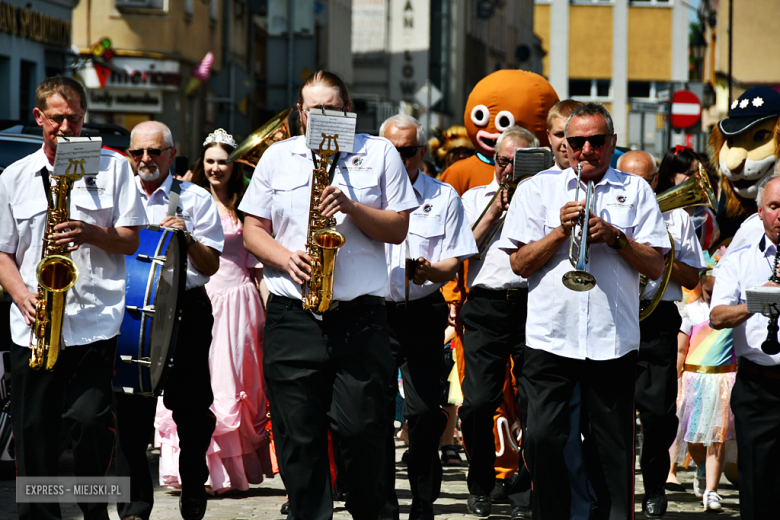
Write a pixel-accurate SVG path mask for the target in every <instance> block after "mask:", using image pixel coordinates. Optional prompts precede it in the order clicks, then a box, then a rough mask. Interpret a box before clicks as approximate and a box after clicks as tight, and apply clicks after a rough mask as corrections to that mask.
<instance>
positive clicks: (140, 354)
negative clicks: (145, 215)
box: [114, 226, 187, 396]
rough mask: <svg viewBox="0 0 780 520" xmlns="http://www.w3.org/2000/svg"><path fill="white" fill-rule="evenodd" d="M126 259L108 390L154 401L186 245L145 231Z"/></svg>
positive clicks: (167, 231) (169, 354) (175, 322)
mask: <svg viewBox="0 0 780 520" xmlns="http://www.w3.org/2000/svg"><path fill="white" fill-rule="evenodd" d="M140 235H141V245H140V246H139V247H138V251H136V253H135V255H132V256H126V257H125V264H126V266H127V289H126V296H125V299H126V301H125V305H126V307H125V318H124V320H123V321H122V327H121V328H120V332H119V340H118V342H117V351H116V361H115V363H114V391H115V392H123V393H128V394H140V395H146V396H159V395H160V394H161V393H162V390H163V386H164V384H165V380H166V378H167V375H168V372H169V371H170V369H171V367H173V355H174V349H175V347H176V337H177V335H178V330H179V322H180V321H181V301H182V298H183V297H184V287H185V284H186V280H187V242H186V239H185V237H184V233H183V231H182V230H180V229H174V228H160V227H159V226H149V227H148V228H146V229H144V230H142V231H141V233H140Z"/></svg>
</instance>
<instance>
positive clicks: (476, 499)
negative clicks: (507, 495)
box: [466, 495, 491, 518]
mask: <svg viewBox="0 0 780 520" xmlns="http://www.w3.org/2000/svg"><path fill="white" fill-rule="evenodd" d="M466 505H467V507H468V509H469V513H471V514H472V515H474V516H479V517H482V518H487V517H489V516H490V505H491V503H490V497H489V496H487V495H469V501H468V503H467V504H466Z"/></svg>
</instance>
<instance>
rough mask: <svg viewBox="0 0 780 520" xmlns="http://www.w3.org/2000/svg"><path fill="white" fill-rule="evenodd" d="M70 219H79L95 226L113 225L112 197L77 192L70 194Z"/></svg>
mask: <svg viewBox="0 0 780 520" xmlns="http://www.w3.org/2000/svg"><path fill="white" fill-rule="evenodd" d="M72 202H73V204H72V206H73V208H72V211H71V214H70V219H71V220H80V221H82V222H86V223H87V224H94V225H96V226H103V227H113V224H114V199H113V197H110V196H108V195H104V194H100V195H98V194H90V193H77V194H74V195H72Z"/></svg>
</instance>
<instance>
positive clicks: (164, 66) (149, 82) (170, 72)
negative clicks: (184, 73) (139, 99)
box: [82, 56, 181, 91]
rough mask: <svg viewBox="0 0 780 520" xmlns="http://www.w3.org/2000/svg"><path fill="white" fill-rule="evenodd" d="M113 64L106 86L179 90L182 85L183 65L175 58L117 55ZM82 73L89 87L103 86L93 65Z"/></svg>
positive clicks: (129, 88) (97, 87) (112, 61)
mask: <svg viewBox="0 0 780 520" xmlns="http://www.w3.org/2000/svg"><path fill="white" fill-rule="evenodd" d="M111 65H112V67H111V69H112V70H111V76H110V77H109V78H108V81H107V82H106V88H112V87H113V88H121V89H126V90H158V91H159V90H169V91H177V90H179V87H180V85H181V73H180V72H179V71H180V69H181V67H180V65H179V62H178V61H175V60H156V59H151V58H128V57H118V56H115V57H114V59H112V60H111ZM82 75H83V78H84V84H85V85H86V87H87V88H90V89H92V88H94V89H99V88H101V86H100V80H99V79H98V76H97V74H96V73H95V69H94V68H93V67H88V68H87V69H86V70H85V71H84V72H83V74H82Z"/></svg>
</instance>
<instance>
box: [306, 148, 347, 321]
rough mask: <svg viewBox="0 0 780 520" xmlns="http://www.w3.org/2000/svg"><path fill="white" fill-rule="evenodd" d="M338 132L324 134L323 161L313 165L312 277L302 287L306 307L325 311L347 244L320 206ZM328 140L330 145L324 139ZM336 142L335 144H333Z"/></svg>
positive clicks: (308, 250)
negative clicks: (338, 257) (340, 252)
mask: <svg viewBox="0 0 780 520" xmlns="http://www.w3.org/2000/svg"><path fill="white" fill-rule="evenodd" d="M338 137H339V136H338V134H337V135H325V134H322V141H321V142H320V149H319V153H320V157H321V159H320V161H319V165H318V166H317V168H315V169H314V171H313V174H312V180H311V199H310V202H309V230H308V232H307V233H306V253H308V255H309V256H311V280H309V281H308V282H306V283H305V284H304V286H303V288H302V290H303V294H302V300H303V309H304V310H311V311H312V312H313V313H315V314H322V313H324V312H325V311H327V310H328V309H329V308H330V302H331V300H332V299H333V270H334V268H335V267H336V252H337V251H338V248H340V247H341V246H343V245H344V242H345V241H346V238H345V237H344V235H343V234H341V233H339V232H338V231H336V230H335V229H332V228H333V227H335V225H336V219H335V218H333V217H324V216H323V215H322V213H320V210H319V207H320V203H321V202H322V192H323V190H325V188H326V187H327V186H329V185H330V179H329V178H328V176H329V172H328V170H329V168H330V166H331V164H332V162H333V161H332V160H331V157H332V156H333V155H336V154H338V152H339V143H338V141H336V139H338ZM326 142H327V148H325V143H326ZM333 145H335V148H333Z"/></svg>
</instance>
